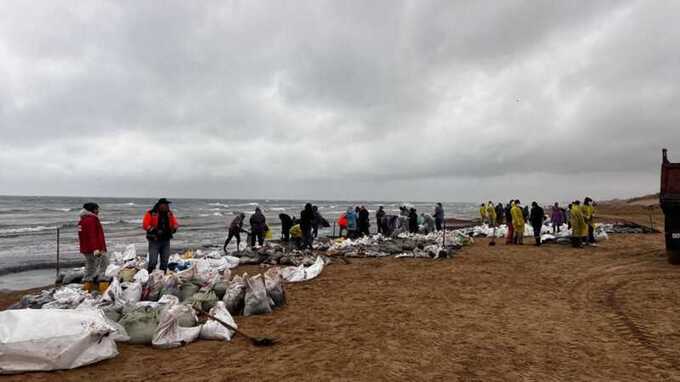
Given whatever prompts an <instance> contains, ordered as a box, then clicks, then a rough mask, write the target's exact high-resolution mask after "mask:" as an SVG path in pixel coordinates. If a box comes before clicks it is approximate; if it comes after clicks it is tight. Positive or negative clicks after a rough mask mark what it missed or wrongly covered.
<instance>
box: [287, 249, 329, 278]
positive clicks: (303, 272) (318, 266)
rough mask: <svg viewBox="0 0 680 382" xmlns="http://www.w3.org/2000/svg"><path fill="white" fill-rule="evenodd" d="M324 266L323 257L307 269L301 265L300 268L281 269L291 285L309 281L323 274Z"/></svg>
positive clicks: (318, 258) (318, 257)
mask: <svg viewBox="0 0 680 382" xmlns="http://www.w3.org/2000/svg"><path fill="white" fill-rule="evenodd" d="M324 264H325V263H324V261H323V258H322V257H321V256H317V258H316V261H315V262H314V264H312V265H310V266H309V267H307V268H305V267H304V266H302V265H300V266H298V267H285V268H283V269H281V276H282V277H283V279H284V280H286V281H287V282H289V283H297V282H301V281H308V280H311V279H313V278H315V277H317V276H319V275H320V274H321V271H323V267H324Z"/></svg>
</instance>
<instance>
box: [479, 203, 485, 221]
mask: <svg viewBox="0 0 680 382" xmlns="http://www.w3.org/2000/svg"><path fill="white" fill-rule="evenodd" d="M479 217H480V218H481V220H482V222H481V224H484V223H486V206H485V205H484V203H482V204H480V205H479Z"/></svg>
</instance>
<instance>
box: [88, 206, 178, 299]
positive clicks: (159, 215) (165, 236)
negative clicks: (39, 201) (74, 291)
mask: <svg viewBox="0 0 680 382" xmlns="http://www.w3.org/2000/svg"><path fill="white" fill-rule="evenodd" d="M170 203H171V202H170V201H169V200H167V199H165V198H161V199H159V200H158V202H156V204H155V205H154V206H153V207H152V208H151V209H150V210H148V211H146V213H145V214H144V218H143V219H142V228H143V229H144V231H145V233H146V239H147V241H148V242H149V262H148V266H147V269H148V271H149V273H150V272H152V271H153V270H155V269H156V266H157V265H158V260H159V258H160V269H161V270H162V271H164V272H165V271H167V269H168V260H169V259H170V240H171V239H172V237H173V235H174V234H175V232H177V229H178V228H179V223H178V222H177V218H176V217H175V215H174V214H173V213H172V211H171V210H170ZM78 241H79V244H80V253H81V254H82V255H83V256H84V257H85V276H84V277H83V289H85V290H86V291H88V292H90V291H93V290H98V291H99V292H101V293H103V292H104V291H106V289H107V288H108V287H109V282H110V281H111V280H110V279H109V278H108V277H107V276H106V267H107V266H108V265H109V260H108V256H107V254H106V252H107V250H106V237H105V235H104V228H103V227H102V223H101V221H100V220H99V205H98V204H97V203H92V202H90V203H85V204H84V205H83V209H82V210H81V211H80V221H79V222H78Z"/></svg>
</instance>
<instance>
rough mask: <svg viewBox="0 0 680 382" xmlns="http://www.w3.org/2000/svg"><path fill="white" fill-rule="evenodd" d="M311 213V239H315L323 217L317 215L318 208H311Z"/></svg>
mask: <svg viewBox="0 0 680 382" xmlns="http://www.w3.org/2000/svg"><path fill="white" fill-rule="evenodd" d="M312 212H313V213H314V219H312V237H314V238H316V237H318V236H319V226H320V225H322V224H323V217H322V216H321V214H320V213H319V207H317V206H312Z"/></svg>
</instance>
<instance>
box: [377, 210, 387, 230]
mask: <svg viewBox="0 0 680 382" xmlns="http://www.w3.org/2000/svg"><path fill="white" fill-rule="evenodd" d="M384 217H385V209H384V208H383V206H378V210H377V211H375V223H376V225H377V226H378V233H380V234H382V233H384V232H385V231H384V228H383V226H384V222H383V218H384Z"/></svg>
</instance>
